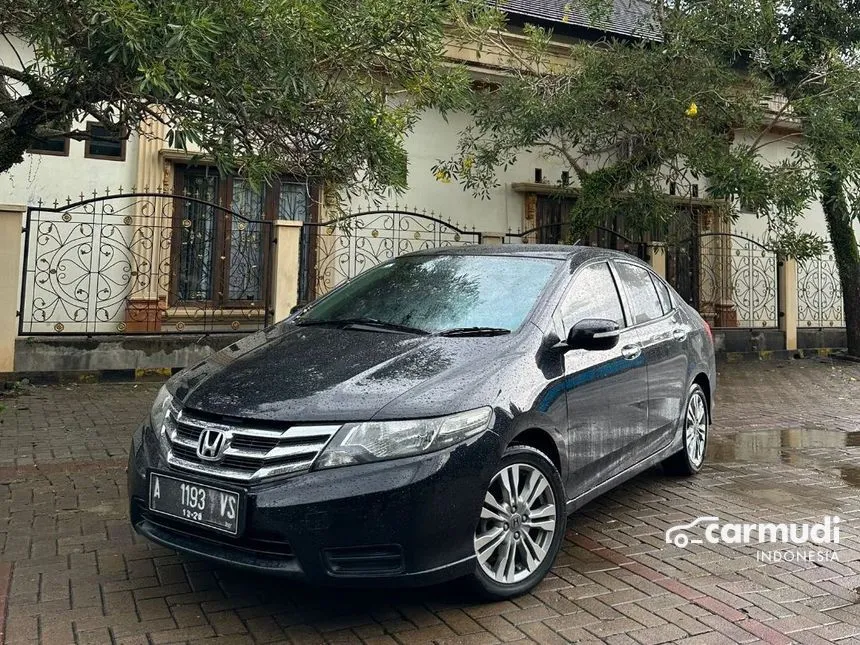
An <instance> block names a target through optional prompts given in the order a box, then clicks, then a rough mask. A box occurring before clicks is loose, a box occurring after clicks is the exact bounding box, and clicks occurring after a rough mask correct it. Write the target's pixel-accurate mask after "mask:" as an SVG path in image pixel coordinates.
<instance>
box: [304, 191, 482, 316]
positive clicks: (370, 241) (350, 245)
mask: <svg viewBox="0 0 860 645" xmlns="http://www.w3.org/2000/svg"><path fill="white" fill-rule="evenodd" d="M305 227H307V229H309V230H315V232H316V235H308V236H306V237H305V238H303V241H302V243H303V245H308V244H310V248H309V249H306V250H305V251H303V253H302V263H303V267H302V271H301V273H302V275H303V276H304V277H303V278H302V279H301V282H302V283H303V284H307V285H310V287H309V289H308V292H307V293H303V294H300V296H301V298H300V299H301V300H303V301H307V300H310V299H312V298H314V297H319V296H321V295H323V294H325V293H327V292H328V291H330V290H331V289H333V288H334V287H336V286H337V285H339V284H340V283H342V282H345V281H346V280H349V279H350V278H353V277H355V276H356V275H358V274H359V273H361V272H362V271H366V270H367V269H369V268H371V267H374V266H376V265H377V264H380V263H381V262H384V261H386V260H390V259H392V258H395V257H397V256H399V255H403V254H404V253H410V252H412V251H419V250H422V249H431V248H435V247H446V246H467V245H473V244H480V243H481V233H479V232H477V231H475V230H474V229H473V230H471V231H467V230H464V229H461V228H459V227H458V226H457V225H456V224H454V223H452V222H451V221H450V220H449V221H447V222H446V221H444V220H442V219H439V218H437V217H435V216H434V215H432V214H431V215H427V213H426V212H422V213H419V212H417V211H409V210H401V209H397V208H395V209H393V210H387V209H386V210H370V211H364V212H360V213H351V214H349V215H346V216H345V217H341V218H339V219H335V220H331V221H328V222H319V223H306V224H305ZM311 288H312V291H311Z"/></svg>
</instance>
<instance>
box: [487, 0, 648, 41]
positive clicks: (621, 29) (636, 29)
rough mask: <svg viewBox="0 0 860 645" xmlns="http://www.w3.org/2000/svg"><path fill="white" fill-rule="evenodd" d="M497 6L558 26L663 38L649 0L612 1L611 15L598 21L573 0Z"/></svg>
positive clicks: (516, 0) (518, 0) (503, 0)
mask: <svg viewBox="0 0 860 645" xmlns="http://www.w3.org/2000/svg"><path fill="white" fill-rule="evenodd" d="M496 5H497V6H498V8H499V9H501V10H502V11H505V12H506V13H508V14H514V15H517V16H523V17H525V18H535V19H538V20H542V21H548V22H554V23H559V25H561V24H564V25H571V26H574V27H581V28H584V29H589V30H594V31H601V32H605V33H608V34H613V35H616V36H628V37H634V38H643V39H648V40H653V39H659V37H660V36H659V31H658V30H657V29H656V26H655V25H654V23H653V21H652V20H651V19H650V3H649V2H648V1H647V0H612V12H611V14H609V15H608V16H607V17H606V19H604V20H599V21H596V22H591V20H589V16H588V15H587V12H586V11H584V10H583V9H582V8H581V7H580V6H576V3H575V2H571V1H570V0H497V2H496ZM571 5H573V6H571ZM568 6H569V7H570V10H569V11H566V10H565V7H568Z"/></svg>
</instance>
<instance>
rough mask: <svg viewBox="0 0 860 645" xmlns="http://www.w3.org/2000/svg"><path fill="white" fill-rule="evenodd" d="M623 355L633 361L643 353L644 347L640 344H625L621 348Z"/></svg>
mask: <svg viewBox="0 0 860 645" xmlns="http://www.w3.org/2000/svg"><path fill="white" fill-rule="evenodd" d="M621 355H622V356H623V357H624V358H626V359H627V360H628V361H632V360H634V359H636V358H639V357H640V356H641V355H642V347H641V346H640V345H625V346H624V347H622V348H621Z"/></svg>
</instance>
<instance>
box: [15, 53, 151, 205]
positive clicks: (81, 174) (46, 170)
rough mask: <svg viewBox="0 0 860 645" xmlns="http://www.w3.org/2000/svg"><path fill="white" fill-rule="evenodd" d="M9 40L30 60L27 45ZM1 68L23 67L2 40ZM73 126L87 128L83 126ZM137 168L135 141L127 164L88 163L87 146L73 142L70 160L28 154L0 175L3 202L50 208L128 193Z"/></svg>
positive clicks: (128, 151)
mask: <svg viewBox="0 0 860 645" xmlns="http://www.w3.org/2000/svg"><path fill="white" fill-rule="evenodd" d="M10 40H11V43H13V44H14V45H15V49H16V50H17V52H18V54H20V55H21V56H22V57H23V58H24V59H25V61H26V60H27V57H28V56H30V54H29V50H28V48H27V47H26V45H25V44H24V43H23V42H21V41H20V40H17V39H15V38H10ZM0 65H6V66H9V67H13V68H17V67H20V64H19V63H18V57H17V55H16V53H15V50H13V48H12V46H11V45H10V43H9V42H7V41H6V40H5V39H0ZM90 120H93V121H94V119H90ZM74 125H76V126H79V127H81V128H83V127H85V123H83V122H78V123H76V124H74ZM136 168H137V138H136V137H132V138H131V139H129V141H128V143H127V144H126V152H125V161H114V160H108V159H87V158H85V157H84V142H83V141H70V142H69V156H68V157H60V156H54V155H40V154H25V156H24V162H23V163H21V164H18V165H17V166H15V167H13V168H11V169H10V170H8V171H7V172H4V173H2V174H0V202H5V203H9V204H35V203H36V202H38V201H39V200H40V199H41V200H42V201H43V202H45V203H46V204H51V203H53V201H54V200H55V199H56V200H57V201H60V202H65V200H66V198H67V197H71V198H72V200H73V201H78V200H79V199H80V194H81V193H84V195H85V196H90V197H92V192H93V191H97V192H98V193H99V194H104V191H105V188H110V189H111V190H113V191H116V190H117V189H118V188H119V187H120V186H122V187H123V188H125V189H127V188H129V187H131V186H132V185H133V184H134V182H135V173H136Z"/></svg>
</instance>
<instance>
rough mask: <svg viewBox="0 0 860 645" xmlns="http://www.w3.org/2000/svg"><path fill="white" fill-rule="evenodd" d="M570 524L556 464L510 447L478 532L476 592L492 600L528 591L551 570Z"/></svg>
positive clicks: (492, 485) (528, 449)
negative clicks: (567, 525) (565, 530)
mask: <svg viewBox="0 0 860 645" xmlns="http://www.w3.org/2000/svg"><path fill="white" fill-rule="evenodd" d="M566 522H567V512H566V505H565V496H564V486H563V485H562V481H561V476H560V475H559V473H558V470H557V469H556V467H555V465H554V464H553V463H552V462H551V461H550V460H549V458H548V457H547V456H546V455H544V454H543V453H542V452H540V451H539V450H536V449H534V448H532V447H530V446H518V445H513V446H509V447H508V448H507V450H505V453H504V455H503V456H502V461H501V464H500V465H499V469H498V471H497V472H496V474H495V475H494V476H493V478H492V479H491V481H490V485H489V487H488V489H487V491H486V494H485V495H484V503H483V506H482V507H481V516H480V518H479V520H478V526H477V528H476V529H475V539H474V545H475V556H476V558H477V566H476V571H475V573H474V574H473V582H474V583H475V585H476V586H477V588H478V590H479V591H480V592H481V593H482V594H483V595H484V596H487V597H490V598H494V599H502V598H510V597H513V596H519V595H521V594H524V593H526V592H527V591H529V590H530V589H531V588H532V587H534V586H535V585H536V584H537V583H538V582H540V581H541V580H542V579H543V577H544V576H545V575H546V574H547V572H548V571H549V570H550V568H551V567H552V564H553V562H554V561H555V557H556V555H558V551H559V549H560V548H561V542H562V539H563V538H564V529H565V524H566Z"/></svg>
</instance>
